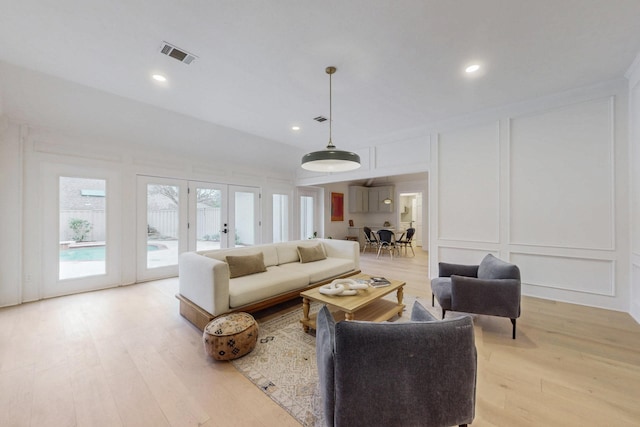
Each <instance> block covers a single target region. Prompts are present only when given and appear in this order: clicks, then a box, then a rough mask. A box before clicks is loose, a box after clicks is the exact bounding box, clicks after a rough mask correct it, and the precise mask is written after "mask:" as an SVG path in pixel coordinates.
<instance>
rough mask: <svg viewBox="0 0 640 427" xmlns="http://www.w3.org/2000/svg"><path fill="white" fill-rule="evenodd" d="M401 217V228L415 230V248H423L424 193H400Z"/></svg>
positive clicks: (399, 209) (399, 208)
mask: <svg viewBox="0 0 640 427" xmlns="http://www.w3.org/2000/svg"><path fill="white" fill-rule="evenodd" d="M398 213H399V215H400V228H401V229H402V230H406V229H407V228H411V227H413V228H415V229H416V233H415V234H414V237H413V246H422V244H423V242H422V236H423V234H424V233H423V221H422V193H421V192H417V193H400V204H399V206H398Z"/></svg>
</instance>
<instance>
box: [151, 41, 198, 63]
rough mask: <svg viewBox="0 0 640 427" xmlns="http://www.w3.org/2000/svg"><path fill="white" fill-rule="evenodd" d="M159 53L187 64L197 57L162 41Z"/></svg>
mask: <svg viewBox="0 0 640 427" xmlns="http://www.w3.org/2000/svg"><path fill="white" fill-rule="evenodd" d="M160 53H163V54H165V55H167V56H170V57H172V58H174V59H177V60H178V61H180V62H182V63H184V64H187V65H189V64H191V63H192V62H193V61H195V60H196V59H198V57H197V56H196V55H194V54H192V53H189V52H187V51H186V50H184V49H180V48H179V47H176V46H174V45H172V44H171V43H167V42H164V41H163V42H162V46H161V47H160Z"/></svg>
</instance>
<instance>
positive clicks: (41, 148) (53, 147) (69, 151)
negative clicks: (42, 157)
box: [33, 140, 123, 163]
mask: <svg viewBox="0 0 640 427" xmlns="http://www.w3.org/2000/svg"><path fill="white" fill-rule="evenodd" d="M33 151H34V152H36V153H43V154H54V155H59V156H71V157H79V158H82V159H91V160H101V161H108V162H116V163H122V162H123V157H122V155H120V154H117V153H113V152H109V151H106V150H100V149H96V148H94V147H90V149H88V150H87V148H86V147H82V146H73V145H65V144H53V143H50V142H42V141H37V140H36V141H34V142H33Z"/></svg>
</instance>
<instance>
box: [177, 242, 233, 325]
mask: <svg viewBox="0 0 640 427" xmlns="http://www.w3.org/2000/svg"><path fill="white" fill-rule="evenodd" d="M178 268H179V273H178V283H179V292H180V295H182V296H183V297H185V298H187V299H188V300H190V301H191V302H193V303H194V304H196V305H197V306H199V307H200V308H202V309H203V310H205V311H207V312H208V313H210V314H211V315H212V316H218V315H220V314H223V313H226V312H228V311H229V266H228V265H227V263H226V262H222V261H219V260H217V259H213V258H209V257H206V256H204V255H199V254H197V253H195V252H184V253H182V254H180V259H179V263H178Z"/></svg>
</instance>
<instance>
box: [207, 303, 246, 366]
mask: <svg viewBox="0 0 640 427" xmlns="http://www.w3.org/2000/svg"><path fill="white" fill-rule="evenodd" d="M202 341H203V342H204V351H205V353H207V354H208V355H209V356H211V357H213V358H214V359H216V360H232V359H237V358H238V357H242V356H244V355H245V354H247V353H249V352H250V351H251V350H253V349H254V348H255V347H256V342H257V341H258V323H257V322H256V320H255V319H254V318H253V316H252V315H250V314H247V313H231V314H227V315H224V316H220V317H217V318H215V319H213V320H212V321H211V322H209V323H208V324H207V326H205V328H204V333H203V334H202Z"/></svg>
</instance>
